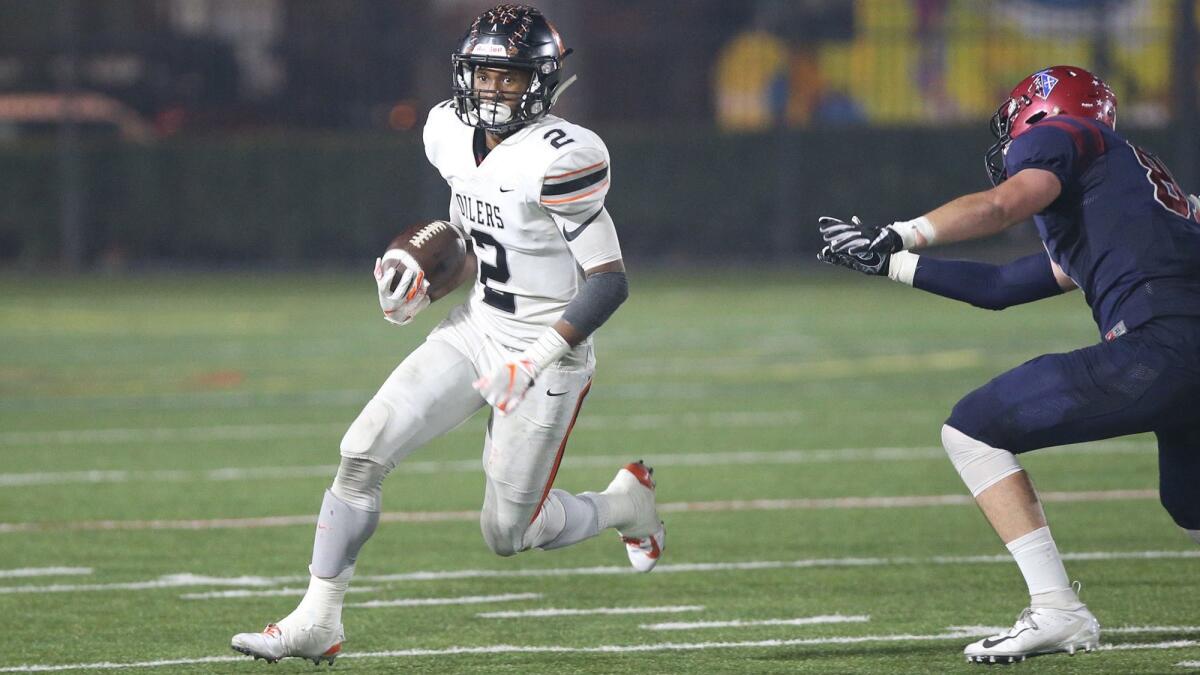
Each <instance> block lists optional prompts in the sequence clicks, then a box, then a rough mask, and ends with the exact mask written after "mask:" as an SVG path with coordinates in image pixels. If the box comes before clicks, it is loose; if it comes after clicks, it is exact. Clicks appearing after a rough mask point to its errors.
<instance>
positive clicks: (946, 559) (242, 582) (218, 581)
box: [0, 549, 1200, 595]
mask: <svg viewBox="0 0 1200 675" xmlns="http://www.w3.org/2000/svg"><path fill="white" fill-rule="evenodd" d="M1062 558H1063V560H1066V561H1076V560H1087V561H1110V560H1181V559H1182V560H1191V559H1196V558H1200V550H1197V549H1188V550H1186V551H1083V552H1079V553H1070V552H1067V553H1063V554H1062ZM989 564H1012V556H1009V555H995V556H984V555H979V556H934V557H929V558H916V557H896V558H805V559H801V560H747V561H739V562H707V563H663V564H659V565H658V566H657V567H655V568H654V573H655V574H658V575H662V574H689V573H699V572H737V571H760V570H780V569H807V568H814V567H887V566H894V565H989ZM633 573H634V572H633V571H632V570H631V569H630V568H629V566H628V565H610V566H596V567H551V568H545V569H492V570H481V569H463V570H428V571H418V572H401V573H397V574H363V575H358V576H356V577H355V579H356V580H357V581H358V582H360V583H391V582H406V581H413V582H431V581H445V580H450V579H518V578H544V577H574V576H621V575H627V574H633ZM305 581H308V577H301V576H286V577H210V576H204V575H198V574H169V575H165V576H162V577H159V578H158V579H151V580H146V581H133V582H117V583H109V584H54V585H48V586H0V595H11V594H14V593H75V592H81V591H110V590H155V589H160V588H181V587H189V586H190V587H196V586H242V587H247V586H248V587H253V588H269V587H272V586H278V585H280V584H295V583H298V582H305Z"/></svg>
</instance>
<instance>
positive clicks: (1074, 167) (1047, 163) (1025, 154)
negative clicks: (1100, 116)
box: [1004, 117, 1104, 186]
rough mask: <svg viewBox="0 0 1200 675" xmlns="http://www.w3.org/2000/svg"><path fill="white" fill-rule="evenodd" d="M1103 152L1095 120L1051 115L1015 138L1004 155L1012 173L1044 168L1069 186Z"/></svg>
mask: <svg viewBox="0 0 1200 675" xmlns="http://www.w3.org/2000/svg"><path fill="white" fill-rule="evenodd" d="M1103 153H1104V137H1103V134H1101V133H1100V131H1099V130H1098V129H1096V128H1095V126H1093V124H1092V123H1090V122H1087V121H1083V120H1079V119H1075V118H1067V117H1051V118H1047V119H1044V120H1042V121H1041V122H1038V123H1037V124H1035V125H1033V127H1031V128H1030V129H1029V130H1028V131H1026V132H1025V133H1023V134H1021V135H1020V136H1018V137H1017V138H1015V139H1013V142H1012V144H1011V145H1010V146H1009V147H1008V152H1007V153H1006V154H1005V156H1004V167H1005V169H1006V170H1007V172H1008V175H1009V176H1015V175H1017V173H1018V172H1020V171H1021V170H1022V169H1043V170H1046V171H1049V172H1051V173H1053V174H1054V175H1055V176H1057V177H1058V180H1059V182H1061V183H1062V184H1063V185H1064V186H1066V185H1068V184H1070V183H1071V182H1072V181H1074V180H1075V179H1077V178H1078V177H1079V176H1080V174H1082V173H1083V172H1084V171H1085V170H1087V168H1088V167H1089V166H1091V164H1092V162H1093V161H1094V160H1095V159H1096V158H1097V157H1099V156H1100V155H1101V154H1103Z"/></svg>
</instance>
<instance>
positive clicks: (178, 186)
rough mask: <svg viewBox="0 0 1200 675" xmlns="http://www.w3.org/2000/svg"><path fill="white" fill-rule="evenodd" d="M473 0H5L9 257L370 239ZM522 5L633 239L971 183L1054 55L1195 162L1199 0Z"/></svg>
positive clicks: (423, 176) (711, 250) (261, 249)
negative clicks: (598, 149) (1016, 90)
mask: <svg viewBox="0 0 1200 675" xmlns="http://www.w3.org/2000/svg"><path fill="white" fill-rule="evenodd" d="M490 4H493V3H491V2H490V1H489V0H353V1H352V0H345V1H338V2H299V1H289V0H103V1H100V2H89V1H85V0H45V1H41V2H23V1H16V2H4V3H0V176H3V179H0V197H2V199H3V202H4V204H5V208H4V209H3V212H2V213H0V268H17V269H32V268H38V269H42V268H44V267H45V266H46V265H47V264H48V263H51V264H56V265H60V266H61V267H62V268H65V269H88V270H95V269H102V270H105V271H112V272H120V271H124V270H137V269H145V268H162V267H164V266H167V267H172V268H177V267H179V266H183V265H187V266H189V267H201V268H207V267H217V268H221V269H226V268H229V267H251V266H252V267H254V268H263V267H264V266H269V267H272V268H288V267H291V268H295V267H297V266H300V265H304V266H306V267H310V266H312V265H322V266H330V267H347V266H350V265H357V266H359V267H361V266H362V265H363V264H364V263H363V261H365V260H369V259H371V258H372V257H373V256H374V255H375V254H376V252H377V250H378V249H379V248H380V247H381V246H382V245H383V244H384V243H385V242H386V241H388V239H389V238H390V236H391V234H393V233H394V232H396V231H397V230H398V228H399V227H401V226H402V225H405V224H408V223H409V222H413V221H417V220H423V219H432V218H437V217H444V214H445V206H446V188H445V186H444V184H443V183H442V182H441V180H440V178H439V177H438V176H437V175H436V173H435V172H434V171H433V169H432V168H431V167H429V166H428V164H427V163H426V160H425V158H424V155H423V153H422V150H421V137H420V130H421V126H422V124H423V122H424V118H425V114H426V112H427V110H428V109H429V107H431V106H432V105H433V104H434V103H437V102H438V101H440V100H442V99H444V98H446V97H447V95H448V86H449V74H448V57H449V54H450V51H451V49H452V48H453V45H454V44H455V42H456V40H457V39H458V38H459V36H460V35H461V33H462V31H463V30H464V27H465V26H466V25H467V24H468V23H469V20H470V18H471V17H472V16H473V15H475V14H477V13H478V12H479V11H480V9H481V8H483V7H486V6H488V5H490ZM540 6H541V7H542V9H543V10H544V11H545V12H546V13H547V15H548V16H550V17H551V19H552V20H553V21H555V22H556V23H557V24H558V26H559V27H560V29H561V30H562V32H563V33H564V35H565V36H566V39H567V41H568V43H569V46H572V47H574V49H575V50H576V51H575V54H574V55H572V57H571V58H570V59H569V61H568V69H569V70H572V71H574V72H576V73H578V74H579V75H580V79H579V82H578V83H577V85H576V86H575V87H573V88H572V90H571V92H570V93H569V95H567V96H565V97H564V99H563V101H562V102H561V104H560V109H559V111H558V112H559V113H560V114H562V115H563V116H565V117H568V118H569V119H572V120H573V121H577V122H579V123H582V124H584V125H587V126H591V127H593V128H594V129H596V130H597V131H598V132H599V133H600V134H601V135H602V137H603V138H604V139H605V140H606V141H607V143H608V145H609V148H610V150H611V153H612V156H613V162H614V177H615V183H614V190H613V192H612V195H611V197H610V207H611V211H612V212H613V214H614V217H615V218H616V220H617V223H618V225H619V226H620V228H621V231H622V237H623V244H624V247H625V250H626V253H627V255H628V256H629V257H630V258H632V259H634V260H636V261H639V262H642V263H670V262H677V261H680V260H691V259H698V258H717V257H720V258H723V259H753V260H758V261H761V260H764V259H774V260H776V261H782V260H786V259H791V258H792V257H793V256H795V255H796V254H798V253H804V254H805V255H803V256H801V257H802V258H804V259H805V260H807V259H808V258H809V257H810V256H809V255H808V253H810V252H811V250H812V249H814V248H815V247H816V239H815V237H814V236H813V235H812V234H811V231H812V228H811V225H812V223H813V221H814V219H815V217H816V216H818V215H821V214H826V213H828V214H834V215H848V214H851V213H856V214H858V215H860V216H862V217H864V218H867V219H876V220H883V219H896V218H902V217H903V218H909V217H913V216H915V215H916V214H918V213H921V212H923V211H924V210H926V209H927V208H929V207H931V206H933V205H934V204H936V203H938V202H939V200H942V199H944V198H947V197H950V196H953V195H955V194H958V193H961V192H964V191H969V190H974V189H980V188H983V187H985V186H986V184H987V183H986V177H985V173H984V171H983V169H982V153H983V151H984V149H985V148H986V147H987V145H988V144H989V143H990V142H991V139H990V137H989V134H988V131H987V120H988V117H989V116H990V114H991V113H992V111H993V110H994V109H995V107H996V105H997V104H998V102H999V101H1000V100H1001V99H1002V97H1003V95H1004V94H1005V93H1006V91H1007V89H1008V87H1010V86H1011V85H1012V83H1014V82H1015V81H1017V80H1018V79H1019V78H1020V77H1022V76H1024V75H1026V74H1028V73H1029V72H1031V71H1033V70H1035V69H1037V68H1039V67H1042V66H1046V65H1052V64H1055V63H1060V62H1069V63H1073V64H1077V65H1081V66H1084V67H1087V68H1090V69H1092V70H1093V71H1094V72H1097V73H1099V74H1101V75H1102V76H1103V77H1105V78H1106V79H1107V80H1108V82H1109V83H1111V84H1112V85H1113V86H1114V88H1115V89H1116V91H1117V93H1118V95H1119V97H1120V100H1121V112H1120V121H1119V123H1120V127H1121V129H1122V130H1124V131H1129V130H1132V129H1136V133H1135V137H1136V138H1138V139H1139V142H1140V143H1141V144H1143V145H1144V146H1146V147H1147V148H1149V149H1151V150H1153V151H1155V152H1158V153H1159V154H1161V155H1162V156H1163V157H1164V159H1165V160H1166V161H1167V163H1168V165H1169V166H1171V167H1173V169H1174V170H1175V172H1176V174H1177V176H1176V177H1177V178H1178V179H1179V180H1180V181H1181V183H1182V184H1183V185H1185V186H1195V185H1196V184H1197V180H1198V179H1200V131H1198V128H1200V115H1198V114H1197V80H1198V77H1197V56H1196V51H1197V45H1198V44H1200V40H1198V39H1197V21H1196V17H1197V14H1198V13H1200V3H1198V2H1196V1H1195V0H995V1H992V2H982V1H979V0H744V1H739V2H728V1H725V0H689V1H688V2H665V1H658V2H647V1H644V0H606V1H605V2H583V1H577V0H545V1H544V2H542V3H540ZM1191 189H1195V188H1194V187H1192V188H1191ZM1022 236H1024V237H1026V239H1028V230H1027V231H1025V232H1024V233H1021V232H1018V233H1016V234H1014V235H1011V236H1010V238H1009V239H1010V240H1011V239H1013V238H1020V237H1022ZM1001 243H1003V240H1002V241H1001Z"/></svg>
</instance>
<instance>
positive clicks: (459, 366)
mask: <svg viewBox="0 0 1200 675" xmlns="http://www.w3.org/2000/svg"><path fill="white" fill-rule="evenodd" d="M568 53H569V50H567V49H565V48H564V46H563V42H562V38H561V37H560V36H559V34H558V31H557V30H556V29H555V28H554V26H553V25H552V24H551V23H550V22H549V21H547V20H546V18H545V17H544V16H542V14H541V13H540V12H539V11H538V10H536V9H534V8H532V7H527V6H521V5H509V4H503V5H498V6H496V7H494V8H493V9H491V10H488V11H486V12H484V13H483V14H482V15H480V16H479V17H478V18H477V19H475V21H474V23H472V24H471V27H470V29H469V30H468V31H467V34H466V35H465V37H464V38H463V41H462V43H461V45H460V46H459V48H458V50H457V51H456V53H455V54H454V55H453V56H452V58H451V66H452V72H453V90H454V97H453V98H452V99H450V100H448V101H445V102H442V103H440V104H438V105H437V106H435V107H434V108H433V110H432V111H431V112H430V114H429V119H428V121H427V122H426V125H425V135H424V138H425V151H426V154H427V155H428V157H429V161H430V162H432V163H433V165H434V166H435V167H436V168H437V169H438V171H439V172H441V174H442V176H443V177H444V178H445V179H446V182H447V183H448V184H449V185H450V190H451V198H450V222H451V223H453V224H454V225H455V226H457V227H459V228H460V229H461V231H462V233H463V234H464V236H466V237H467V238H469V240H470V241H471V242H472V243H473V249H474V252H473V255H472V256H469V257H468V263H467V266H466V269H464V273H463V275H462V279H463V280H465V278H467V277H469V276H470V274H471V272H472V271H475V270H477V276H476V280H475V288H474V290H473V292H472V293H471V296H470V299H469V300H468V302H466V303H465V304H463V305H460V306H458V307H455V308H454V309H453V310H451V312H450V315H449V317H447V318H446V320H444V321H443V322H442V323H441V324H440V325H438V326H437V328H435V329H434V330H433V332H432V333H430V335H429V337H428V338H427V339H426V341H425V342H424V343H423V344H422V345H421V346H420V347H418V348H417V349H416V350H414V351H413V352H412V353H411V354H410V355H409V356H408V357H407V358H405V359H404V361H403V362H402V363H401V364H400V365H399V366H398V367H397V368H396V370H395V371H394V372H393V373H392V374H391V376H390V377H388V379H387V381H385V382H384V383H383V386H382V387H381V388H380V389H379V391H378V393H377V394H376V395H375V397H374V398H372V399H371V401H370V402H368V403H367V405H366V406H365V407H364V408H363V411H362V413H360V414H359V416H358V418H357V419H356V420H355V421H354V423H353V424H351V426H350V428H349V430H348V431H347V432H346V435H345V437H344V438H343V440H342V443H341V464H340V466H339V467H338V471H337V475H336V476H335V477H334V480H333V485H332V487H331V488H330V489H329V490H327V491H326V492H325V497H324V502H323V503H322V505H321V512H320V515H319V518H318V522H317V532H316V538H315V542H314V545H313V556H312V563H311V565H310V567H309V571H310V573H311V578H310V582H309V588H308V591H307V593H306V594H305V596H304V599H303V600H301V602H300V604H299V606H298V607H297V608H296V609H295V610H294V611H293V612H292V613H291V614H289V615H288V616H287V617H285V618H284V619H281V620H280V621H279V622H277V623H273V624H270V625H269V626H267V628H266V630H264V631H263V632H261V633H240V634H238V635H235V636H234V637H233V642H232V646H233V648H234V649H236V650H237V651H239V652H242V653H244V654H248V655H251V656H254V657H255V658H265V659H267V660H268V661H272V662H274V661H278V660H279V659H281V658H284V657H289V656H292V657H300V658H305V659H309V660H312V661H314V662H316V663H320V662H321V661H322V660H328V661H330V662H332V660H333V658H334V656H336V655H337V653H338V652H339V651H340V649H341V643H342V641H343V639H344V634H343V630H342V620H341V614H342V601H343V597H344V595H345V593H346V589H347V587H348V585H349V583H350V578H351V576H352V575H353V573H354V563H355V560H356V558H357V556H358V552H359V550H360V549H361V548H362V546H363V544H364V543H365V542H366V540H367V539H368V538H369V537H370V536H371V534H372V533H373V532H374V530H375V527H376V525H377V524H378V522H379V513H380V510H381V484H382V481H383V479H384V477H385V476H386V475H387V474H388V472H390V471H391V470H392V469H393V468H395V467H396V465H397V464H398V463H399V462H400V460H402V459H404V458H405V457H406V456H408V455H409V454H410V453H412V452H413V451H414V450H416V449H417V448H418V447H420V446H422V445H424V444H425V443H426V442H428V441H429V440H430V439H433V438H435V437H437V436H439V435H441V434H443V433H445V432H447V431H449V430H451V429H453V428H454V427H456V426H458V425H459V424H461V423H462V422H463V421H465V420H466V419H467V418H469V417H470V416H471V415H472V414H474V413H475V412H476V411H477V410H479V409H480V408H482V407H483V406H485V405H488V404H490V405H491V407H492V414H491V417H490V419H489V420H488V425H487V430H486V434H485V439H484V447H483V470H484V474H485V476H486V479H487V480H486V488H485V491H484V497H483V509H482V512H481V517H480V526H481V529H482V531H483V538H484V540H485V541H486V542H487V545H488V546H489V547H490V548H491V549H492V550H493V551H494V552H496V553H497V554H498V555H502V556H509V555H513V554H514V553H517V552H520V551H524V550H527V549H530V548H541V549H552V548H560V547H563V546H569V545H571V544H574V543H576V542H579V541H582V540H584V539H587V538H589V537H592V536H595V535H596V534H597V533H599V532H600V531H602V530H604V529H606V528H609V527H613V528H616V529H617V530H618V533H619V534H620V535H621V538H622V540H623V541H624V543H625V547H626V551H627V554H628V557H629V560H630V562H631V563H632V565H633V567H634V568H635V569H637V570H639V571H649V570H650V569H651V568H653V567H654V565H655V564H656V563H657V561H658V559H659V557H660V556H661V554H662V551H663V548H664V545H665V530H664V527H663V523H662V521H661V520H660V519H659V517H658V513H657V510H656V507H655V495H654V481H653V479H652V477H651V470H650V469H649V468H648V467H646V466H645V465H644V464H642V463H641V462H633V463H630V464H628V465H626V466H625V467H624V468H622V469H620V470H619V471H618V472H617V476H616V477H615V478H614V479H613V481H612V482H611V483H610V484H609V485H608V487H607V488H606V489H605V490H604V491H602V492H598V493H597V492H585V493H583V494H579V495H573V494H570V493H568V492H566V491H563V490H557V489H552V488H551V485H552V484H553V482H554V475H555V473H556V471H557V470H558V465H559V462H560V461H561V459H562V454H563V450H564V448H565V447H566V443H567V436H568V434H569V433H570V431H571V427H572V426H573V424H574V422H575V418H576V416H577V415H578V414H579V408H580V406H581V405H582V404H583V399H584V396H586V395H587V392H588V387H589V386H590V384H591V378H592V372H593V370H594V367H595V359H594V358H593V355H592V343H591V338H590V335H591V333H592V332H593V331H595V330H596V328H598V327H599V326H600V324H602V323H603V322H604V321H605V320H606V319H607V318H608V317H609V316H610V315H611V314H612V312H613V311H614V310H616V308H617V306H618V305H620V304H621V303H622V302H623V301H624V300H625V298H626V296H627V295H628V290H627V288H628V286H627V282H626V279H625V268H624V264H623V263H622V259H621V249H620V245H619V244H618V241H617V234H616V230H615V229H614V227H613V222H612V219H611V218H610V217H609V214H608V212H607V211H606V210H605V208H604V197H605V195H606V194H607V192H608V187H609V180H610V173H609V157H608V150H607V149H606V148H605V146H604V143H602V142H601V141H600V139H599V137H597V136H596V135H595V134H594V133H592V132H591V131H588V130H587V129H584V128H583V127H580V126H577V125H575V124H571V123H569V122H567V121H565V120H562V119H560V118H558V117H555V116H553V115H550V114H549V111H550V108H551V107H552V106H553V105H554V102H555V100H556V99H557V98H558V96H559V95H560V94H561V93H562V91H563V90H564V89H565V88H566V87H567V86H568V85H569V84H570V82H571V80H566V81H565V82H564V81H561V80H560V72H561V67H562V59H563V57H565V56H566V55H567V54H568ZM572 79H573V78H572ZM397 275H399V276H400V280H399V282H398V283H397V284H396V285H394V286H393V283H392V282H393V281H395V277H396V276H397ZM375 276H376V281H377V284H378V286H379V300H380V305H381V307H382V308H383V310H384V315H385V317H386V318H387V319H388V320H389V321H391V322H393V323H396V324H399V325H404V324H406V323H408V322H409V321H411V319H412V317H413V316H414V315H415V314H416V313H417V312H419V311H421V310H422V309H424V308H425V307H426V306H428V304H429V302H430V300H431V297H430V296H429V295H428V291H429V288H428V281H426V280H424V275H421V274H417V273H416V272H414V270H412V269H409V268H408V267H406V266H405V264H404V263H403V262H402V261H400V260H398V259H393V260H388V259H385V260H380V261H377V263H376V271H375ZM393 289H394V290H393ZM448 290H449V289H439V293H440V294H444V293H445V292H448Z"/></svg>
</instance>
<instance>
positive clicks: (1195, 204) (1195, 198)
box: [1187, 195, 1200, 213]
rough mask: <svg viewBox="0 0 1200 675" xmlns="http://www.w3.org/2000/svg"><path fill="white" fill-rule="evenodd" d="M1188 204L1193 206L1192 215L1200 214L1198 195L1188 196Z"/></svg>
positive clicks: (1199, 198)
mask: <svg viewBox="0 0 1200 675" xmlns="http://www.w3.org/2000/svg"><path fill="white" fill-rule="evenodd" d="M1187 200H1188V203H1189V204H1191V205H1192V213H1200V197H1198V196H1196V195H1188V196H1187Z"/></svg>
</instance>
